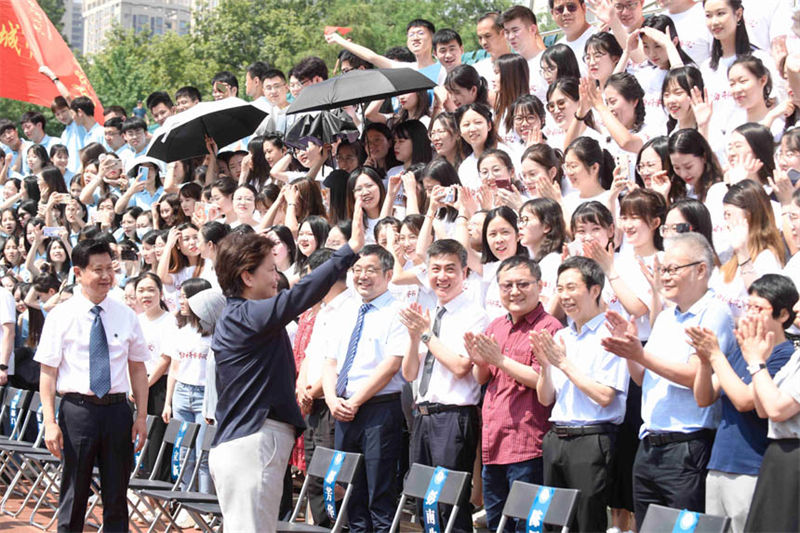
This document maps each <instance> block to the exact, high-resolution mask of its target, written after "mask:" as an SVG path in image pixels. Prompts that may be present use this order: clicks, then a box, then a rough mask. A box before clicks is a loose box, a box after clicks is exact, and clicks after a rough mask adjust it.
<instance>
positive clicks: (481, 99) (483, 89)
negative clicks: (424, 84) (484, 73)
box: [444, 65, 489, 112]
mask: <svg viewBox="0 0 800 533" xmlns="http://www.w3.org/2000/svg"><path fill="white" fill-rule="evenodd" d="M444 87H445V89H447V94H448V98H447V100H445V105H444V107H445V111H451V112H452V111H455V110H456V109H458V108H459V107H461V106H462V105H467V104H471V103H473V102H478V103H480V104H484V105H489V88H488V86H487V83H486V80H485V79H483V77H481V75H480V74H478V71H477V70H475V68H474V67H473V66H472V65H458V66H457V67H455V68H454V69H453V70H451V71H450V72H448V73H447V77H446V78H445V80H444Z"/></svg>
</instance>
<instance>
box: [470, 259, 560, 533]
mask: <svg viewBox="0 0 800 533" xmlns="http://www.w3.org/2000/svg"><path fill="white" fill-rule="evenodd" d="M541 276H542V273H541V270H540V269H539V265H538V264H537V263H536V261H533V260H531V259H528V258H527V257H520V256H514V257H510V258H508V259H506V260H504V261H503V262H502V263H500V266H499V267H498V269H497V281H498V285H499V287H500V303H501V304H502V305H503V307H504V308H505V309H506V311H508V314H507V315H506V316H503V317H500V318H497V319H495V320H494V321H493V322H492V323H491V324H489V327H488V328H486V331H485V333H479V334H474V333H466V334H465V337H464V340H465V342H466V349H467V353H468V354H469V356H470V358H471V359H472V362H473V363H475V366H474V367H473V370H472V372H473V375H474V376H475V379H476V380H477V382H478V383H480V384H481V385H486V393H485V395H484V398H483V410H482V419H483V426H482V430H481V435H482V437H481V457H482V459H483V472H482V478H483V503H484V506H485V507H486V521H487V523H488V526H489V529H491V530H492V531H495V530H496V529H497V526H498V524H499V522H500V516H501V514H502V512H503V505H504V504H505V501H506V499H507V498H508V493H509V491H510V490H511V485H512V484H513V483H514V481H515V480H520V481H524V482H526V483H536V484H542V481H543V476H542V438H543V437H544V434H545V433H546V432H547V430H548V429H549V427H550V423H549V422H548V421H547V419H548V417H549V416H550V409H549V408H548V407H545V406H544V405H542V404H541V403H540V402H539V400H538V398H537V395H536V384H537V381H538V380H539V375H540V374H539V372H540V367H539V364H538V362H537V361H536V359H535V358H534V357H533V354H532V353H531V345H530V340H529V338H528V336H529V335H530V334H531V332H533V331H540V330H545V331H547V332H548V333H549V334H555V333H556V331H558V330H559V329H561V323H560V322H559V321H558V320H556V319H555V318H553V317H552V316H551V315H549V314H548V313H547V312H546V311H545V309H544V306H543V305H542V303H541V302H540V301H539V293H540V291H541V286H542V282H541ZM511 522H513V520H512V521H509V524H508V528H507V530H508V531H513V524H512V523H511Z"/></svg>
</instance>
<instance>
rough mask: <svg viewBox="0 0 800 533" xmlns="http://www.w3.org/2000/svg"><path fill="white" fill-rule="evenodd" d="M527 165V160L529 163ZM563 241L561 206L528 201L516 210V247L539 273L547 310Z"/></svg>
mask: <svg viewBox="0 0 800 533" xmlns="http://www.w3.org/2000/svg"><path fill="white" fill-rule="evenodd" d="M529 161H530V160H529ZM565 238H566V228H565V227H564V214H563V212H562V211H561V206H560V205H559V204H558V202H556V201H555V200H552V199H550V198H534V199H533V200H528V201H527V202H525V203H524V204H522V207H521V208H520V210H519V243H520V244H521V245H523V246H525V247H526V248H528V251H529V252H530V256H531V258H533V259H535V260H536V262H537V263H539V268H540V269H541V271H542V277H541V281H542V289H541V292H540V294H539V299H540V300H541V302H542V305H544V307H545V309H550V303H551V300H553V297H554V296H555V292H556V278H557V277H558V274H557V271H558V265H560V264H561V254H562V251H563V248H564V241H565Z"/></svg>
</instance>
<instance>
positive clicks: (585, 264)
mask: <svg viewBox="0 0 800 533" xmlns="http://www.w3.org/2000/svg"><path fill="white" fill-rule="evenodd" d="M565 270H577V271H578V272H580V273H581V277H582V278H583V282H584V283H585V284H586V289H587V290H588V289H591V288H592V287H594V286H598V287H600V292H599V293H598V294H597V299H596V302H597V303H598V304H599V303H600V298H601V296H602V292H603V285H604V284H605V282H606V277H605V275H604V274H603V269H602V268H600V265H598V264H597V261H595V260H594V259H589V258H588V257H581V256H575V257H570V258H568V259H567V260H565V261H564V262H563V263H561V264H560V265H558V277H560V276H561V273H562V272H564V271H565Z"/></svg>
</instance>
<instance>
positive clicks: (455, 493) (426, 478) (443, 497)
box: [403, 463, 470, 505]
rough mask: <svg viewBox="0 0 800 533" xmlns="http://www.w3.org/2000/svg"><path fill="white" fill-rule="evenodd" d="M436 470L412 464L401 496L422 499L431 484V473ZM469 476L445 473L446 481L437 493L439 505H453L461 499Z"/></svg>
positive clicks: (449, 471) (451, 472)
mask: <svg viewBox="0 0 800 533" xmlns="http://www.w3.org/2000/svg"><path fill="white" fill-rule="evenodd" d="M435 471H436V469H435V468H434V467H432V466H425V465H421V464H417V463H414V464H412V465H411V469H410V470H409V471H408V475H407V476H406V481H405V483H403V494H405V495H406V496H411V497H412V498H418V499H422V498H424V497H425V495H426V494H427V492H428V485H430V483H431V479H432V478H433V473H434V472H435ZM469 479H470V474H469V473H467V472H457V471H455V470H448V471H447V479H446V480H445V482H444V485H443V486H442V490H441V492H440V493H439V503H444V504H447V505H455V504H457V503H458V502H459V500H460V498H461V493H462V492H463V491H464V488H465V487H466V486H467V483H468V482H469Z"/></svg>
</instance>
